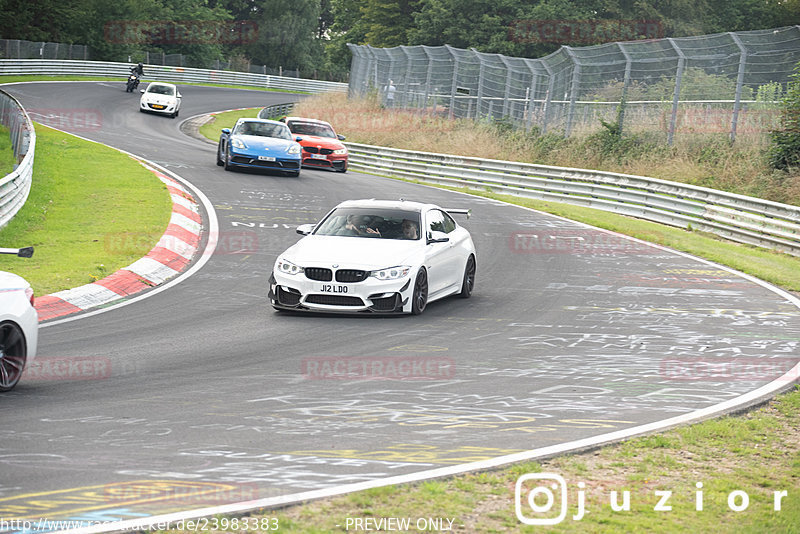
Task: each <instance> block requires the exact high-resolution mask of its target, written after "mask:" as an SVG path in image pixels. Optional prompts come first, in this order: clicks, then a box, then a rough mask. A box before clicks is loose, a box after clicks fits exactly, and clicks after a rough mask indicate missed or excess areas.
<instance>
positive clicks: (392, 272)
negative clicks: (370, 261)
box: [369, 265, 411, 280]
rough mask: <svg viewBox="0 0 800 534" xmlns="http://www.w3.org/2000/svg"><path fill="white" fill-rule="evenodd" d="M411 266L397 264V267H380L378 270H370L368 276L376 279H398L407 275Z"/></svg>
mask: <svg viewBox="0 0 800 534" xmlns="http://www.w3.org/2000/svg"><path fill="white" fill-rule="evenodd" d="M409 271H411V267H409V266H408V265H398V266H397V267H389V268H388V269H380V270H378V271H371V272H370V273H369V275H370V276H372V277H375V278H377V279H378V280H399V279H401V278H404V277H405V276H407V275H408V273H409Z"/></svg>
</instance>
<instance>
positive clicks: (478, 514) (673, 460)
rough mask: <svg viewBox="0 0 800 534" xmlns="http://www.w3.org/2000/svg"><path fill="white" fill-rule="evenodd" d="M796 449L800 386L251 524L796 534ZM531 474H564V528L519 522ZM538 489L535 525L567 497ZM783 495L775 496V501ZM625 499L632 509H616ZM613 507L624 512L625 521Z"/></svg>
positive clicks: (483, 532)
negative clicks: (679, 421) (555, 452)
mask: <svg viewBox="0 0 800 534" xmlns="http://www.w3.org/2000/svg"><path fill="white" fill-rule="evenodd" d="M798 442H800V387H795V388H794V390H793V391H791V392H789V393H785V394H782V395H779V396H778V397H776V398H775V399H773V400H771V401H770V402H769V403H767V404H766V405H764V406H762V407H760V408H757V409H755V410H752V411H749V412H747V413H745V414H741V415H737V416H726V417H722V418H719V419H713V420H709V421H705V422H702V423H698V424H695V425H691V426H686V427H681V428H677V429H674V430H669V431H666V432H663V433H659V434H654V435H648V436H643V437H639V438H634V439H631V440H628V441H625V442H622V443H619V444H615V445H610V446H606V447H602V448H600V449H597V450H594V451H589V452H584V453H580V454H569V455H564V456H559V457H556V458H553V459H549V460H544V461H541V462H526V463H520V464H515V465H513V466H510V467H508V468H506V469H502V470H493V471H485V472H479V473H471V474H465V475H460V476H455V477H451V478H446V479H438V480H430V481H426V482H421V483H418V484H408V485H401V486H387V487H382V488H376V489H372V490H367V491H362V492H358V493H353V494H349V495H345V496H341V497H335V498H328V499H321V500H318V501H312V502H308V503H304V504H302V505H297V506H291V507H287V508H282V509H276V510H271V511H265V512H263V513H258V514H252V515H250V516H248V517H249V518H250V521H251V522H255V519H256V518H258V519H259V522H260V521H261V519H262V518H277V524H278V526H279V528H278V529H277V530H276V531H277V532H281V533H285V534H292V533H304V534H323V533H330V532H346V531H356V532H365V531H373V530H376V529H375V528H374V525H375V523H372V525H373V528H372V529H364V528H360V529H359V528H355V523H354V520H355V519H361V520H362V525H363V520H364V519H365V518H373V519H374V520H375V521H379V520H381V519H388V518H396V519H400V520H406V519H407V520H408V521H409V522H410V525H412V527H411V528H408V529H401V530H400V531H402V532H419V531H421V530H422V531H424V530H425V529H424V528H423V529H419V528H417V525H418V524H419V525H424V524H425V522H427V520H428V519H430V518H434V519H439V518H441V519H444V520H445V521H444V523H443V524H444V525H445V526H448V522H447V521H448V520H452V521H453V522H452V527H450V528H451V529H452V530H451V531H453V532H464V533H470V534H472V533H474V534H490V533H498V532H523V533H527V532H530V533H533V532H541V531H546V532H587V533H606V532H608V533H616V532H676V533H677V532H724V533H727V532H731V533H733V532H736V533H740V532H741V533H762V532H776V533H777V532H781V533H792V532H800V450H798V445H797V444H798ZM371 458H372V459H375V457H371ZM533 473H540V474H545V473H546V474H557V475H560V476H562V477H563V478H564V480H565V481H566V487H567V500H566V505H565V506H566V511H567V515H566V518H565V519H564V520H563V521H562V522H560V523H559V524H556V525H554V526H552V527H550V528H547V527H542V526H527V525H523V524H522V523H521V522H520V520H519V519H518V518H517V515H516V511H515V502H516V499H517V494H516V482H517V479H518V478H519V477H521V476H522V475H526V474H533ZM536 482H537V481H536V480H531V481H529V482H526V483H524V484H523V485H522V488H523V491H522V492H521V494H522V497H523V500H522V507H521V511H522V513H523V514H524V516H525V517H526V518H531V519H537V518H538V519H542V518H554V517H556V516H558V514H559V511H560V509H561V508H560V507H561V503H562V500H561V498H560V495H559V492H560V489H559V490H558V491H554V492H553V493H554V494H555V500H554V502H553V503H551V507H550V508H548V507H546V504H547V502H546V499H545V498H544V495H540V496H539V497H541V498H537V499H536V500H535V501H534V502H535V503H536V504H537V505H538V506H541V507H543V508H544V510H543V511H542V512H541V513H539V514H537V513H536V512H534V511H533V509H532V508H531V506H530V505H529V504H528V501H527V495H530V492H531V490H533V489H534V487H536V486H537V485H538V486H544V484H545V483H547V484H549V483H551V482H552V480H543V481H541V482H542V483H540V484H536ZM581 483H582V484H584V486H583V487H581V486H579V484H581ZM784 491H785V492H787V493H786V495H785V496H783V497H782V496H781V495H782V494H781V493H780V492H784ZM579 492H582V494H583V496H584V504H583V506H579V496H580V493H579ZM612 492H616V494H613V493H612ZM626 492H627V497H626ZM664 492H670V493H669V498H668V499H667V500H666V501H665V502H663V503H662V504H661V505H659V503H660V502H661V500H662V498H663V497H664V495H665V493H664ZM775 492H779V493H778V497H777V501H776V494H775ZM745 495H746V497H745ZM745 499H746V501H745ZM626 500H627V502H628V503H629V506H628V507H627V509H620V507H622V506H623V505H624V504H625V502H626ZM776 502H778V503H779V506H780V507H779V509H776ZM612 505H618V506H617V509H618V510H619V511H615V510H614V509H613V508H612ZM667 507H669V508H667ZM581 509H582V510H583V511H584V515H583V517H580V515H581ZM420 520H422V521H420ZM232 521H233V520H231V523H230V524H231V525H232V524H233V523H232ZM418 522H419V523H418ZM251 524H252V523H251ZM260 524H266V522H265V523H260ZM395 524H397V523H395ZM384 525H386V523H384ZM348 526H349V528H348ZM223 530H227V531H233V530H235V529H234V528H231V529H223ZM384 530H387V529H384ZM430 530H432V531H440V530H437V529H430ZM170 532H188V531H179V530H172V531H170Z"/></svg>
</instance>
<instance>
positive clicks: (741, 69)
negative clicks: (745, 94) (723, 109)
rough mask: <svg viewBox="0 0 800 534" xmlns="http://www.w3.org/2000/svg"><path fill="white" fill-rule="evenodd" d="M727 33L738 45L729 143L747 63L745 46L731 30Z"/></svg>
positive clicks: (740, 102) (736, 115)
mask: <svg viewBox="0 0 800 534" xmlns="http://www.w3.org/2000/svg"><path fill="white" fill-rule="evenodd" d="M728 35H729V36H730V37H731V39H733V42H734V43H736V46H738V47H739V73H738V75H737V76H736V96H735V97H734V100H733V116H732V117H731V143H733V142H734V141H736V124H737V122H738V121H739V109H740V108H741V105H742V86H743V85H744V69H745V66H746V65H747V48H745V46H744V45H743V44H742V40H741V39H739V36H738V35H736V34H735V33H733V32H728Z"/></svg>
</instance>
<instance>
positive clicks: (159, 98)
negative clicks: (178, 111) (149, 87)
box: [142, 93, 177, 104]
mask: <svg viewBox="0 0 800 534" xmlns="http://www.w3.org/2000/svg"><path fill="white" fill-rule="evenodd" d="M142 100H144V101H145V102H152V103H153V104H171V103H173V102H175V101H176V100H177V98H176V97H174V96H169V95H157V94H155V93H144V94H143V95H142Z"/></svg>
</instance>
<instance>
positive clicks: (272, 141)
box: [233, 135, 295, 151]
mask: <svg viewBox="0 0 800 534" xmlns="http://www.w3.org/2000/svg"><path fill="white" fill-rule="evenodd" d="M233 137H234V138H236V139H241V140H242V141H243V142H244V144H245V145H247V148H250V149H256V150H283V151H285V150H286V149H287V148H288V147H290V146H292V145H293V144H295V142H294V141H292V140H289V139H278V138H277V137H265V136H263V135H234V136H233Z"/></svg>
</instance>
